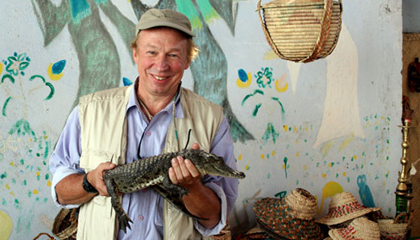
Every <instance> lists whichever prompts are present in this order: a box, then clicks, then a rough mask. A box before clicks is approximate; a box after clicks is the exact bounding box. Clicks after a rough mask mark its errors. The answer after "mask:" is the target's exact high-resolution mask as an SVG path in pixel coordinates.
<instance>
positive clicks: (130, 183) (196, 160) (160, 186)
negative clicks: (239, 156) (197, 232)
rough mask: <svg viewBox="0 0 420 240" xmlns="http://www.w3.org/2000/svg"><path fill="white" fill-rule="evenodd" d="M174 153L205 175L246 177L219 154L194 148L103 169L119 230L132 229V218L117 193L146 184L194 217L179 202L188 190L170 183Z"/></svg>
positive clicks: (129, 191)
mask: <svg viewBox="0 0 420 240" xmlns="http://www.w3.org/2000/svg"><path fill="white" fill-rule="evenodd" d="M177 156H182V157H183V158H184V159H189V160H191V162H192V163H193V164H194V166H195V167H196V168H197V169H198V171H200V173H201V175H202V176H204V175H206V174H208V175H213V176H222V177H230V178H240V179H242V178H245V174H244V173H243V172H239V171H236V170H234V169H232V168H230V167H229V166H227V165H226V164H225V161H224V160H223V158H222V157H219V156H216V155H214V154H210V153H207V152H205V151H203V150H196V149H186V150H182V151H179V152H171V153H163V154H160V155H157V156H153V157H148V158H143V159H140V160H138V161H135V162H132V163H128V164H123V165H118V166H116V167H115V168H114V169H111V170H107V171H106V172H105V176H104V181H105V185H106V188H107V190H108V193H109V195H110V196H111V204H112V207H113V208H114V209H115V211H116V214H117V218H118V223H119V228H120V230H123V231H124V232H126V228H127V227H128V228H130V229H131V227H130V225H129V222H133V221H132V220H131V219H130V217H129V216H128V215H127V213H126V212H125V211H124V210H123V208H122V206H121V200H120V198H119V197H118V196H119V193H131V192H135V191H139V190H141V189H144V188H147V187H151V188H153V189H154V190H155V191H156V192H157V193H159V194H160V195H162V196H163V197H164V198H165V199H167V200H168V201H169V202H170V203H172V204H173V205H174V206H175V207H176V208H178V209H179V210H181V211H183V212H184V213H186V214H187V215H189V216H191V217H195V216H193V215H191V214H190V213H189V212H188V211H187V209H186V208H185V206H184V205H183V204H182V201H181V197H182V196H183V195H184V194H187V193H188V189H185V188H183V187H181V186H180V185H176V184H173V183H172V182H171V180H170V179H169V174H168V171H169V168H170V167H172V165H171V160H172V159H173V158H175V157H177Z"/></svg>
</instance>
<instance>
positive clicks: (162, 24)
mask: <svg viewBox="0 0 420 240" xmlns="http://www.w3.org/2000/svg"><path fill="white" fill-rule="evenodd" d="M155 27H169V28H174V29H177V30H179V31H181V32H183V33H185V34H187V35H189V36H191V37H195V34H194V33H193V32H192V31H190V30H189V29H187V28H183V27H180V26H179V25H178V24H175V23H171V22H168V21H153V22H148V23H143V24H141V25H140V26H138V27H137V34H138V33H139V32H140V31H141V30H146V29H151V28H155Z"/></svg>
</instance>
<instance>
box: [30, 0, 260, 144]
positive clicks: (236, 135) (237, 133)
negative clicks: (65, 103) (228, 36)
mask: <svg viewBox="0 0 420 240" xmlns="http://www.w3.org/2000/svg"><path fill="white" fill-rule="evenodd" d="M233 4H234V3H233V2H232V0H208V1H207V0H201V1H197V0H190V1H185V0H183V1H181V0H159V1H158V2H157V3H156V5H155V6H153V7H155V8H165V9H173V10H177V11H179V12H182V13H184V14H185V15H187V16H188V17H189V18H190V20H191V22H192V23H193V24H192V25H193V32H194V34H195V35H196V38H195V39H194V40H195V42H196V43H197V45H198V47H199V48H200V56H199V57H198V58H197V59H196V60H195V61H194V62H193V63H192V64H191V72H192V75H193V78H194V91H195V92H196V93H198V94H200V95H201V96H203V97H205V98H207V99H208V100H210V101H212V102H214V103H216V104H219V105H221V106H222V107H223V108H224V112H225V115H226V117H227V119H228V121H229V123H230V125H231V134H232V137H233V139H234V141H238V140H239V141H241V142H245V141H247V140H251V139H254V137H253V136H252V135H251V134H250V133H249V132H248V130H247V129H245V127H244V126H243V125H242V124H241V123H240V122H239V120H238V119H237V118H236V116H235V114H234V113H233V111H232V108H231V106H230V103H229V99H228V97H227V60H226V56H225V54H224V53H223V51H222V49H221V48H220V46H219V44H218V43H217V41H216V39H215V38H214V36H213V34H212V33H211V31H210V29H209V26H208V25H207V22H206V16H207V15H206V14H208V13H210V15H208V16H213V17H215V16H217V15H219V16H220V17H221V18H222V19H223V20H224V21H225V22H226V23H227V25H228V26H229V28H230V30H231V32H232V34H234V27H235V14H236V13H234V12H233ZM32 5H33V7H34V11H35V14H36V16H37V19H38V23H39V26H40V28H41V30H42V33H43V36H44V45H45V46H48V45H49V44H50V43H51V42H52V41H53V40H54V39H55V38H56V37H57V35H58V34H59V33H60V32H61V31H62V29H63V28H64V27H65V26H68V29H69V32H70V35H71V38H72V41H73V44H74V46H75V49H76V52H77V56H78V60H79V69H80V75H79V89H78V93H77V96H76V99H75V102H74V105H76V103H77V101H78V99H79V97H80V96H82V95H85V94H88V93H91V92H94V91H98V90H103V89H109V88H112V87H117V86H119V83H120V81H121V63H120V60H119V55H118V50H117V47H116V45H115V43H114V41H113V39H112V37H111V35H110V33H109V31H108V30H107V29H106V26H105V25H104V23H103V22H102V20H101V18H100V14H99V9H100V10H101V11H102V12H103V13H104V14H105V15H106V16H107V17H108V18H109V19H110V20H111V22H112V23H113V24H114V25H115V27H116V29H117V30H118V32H119V34H120V35H121V38H122V39H123V41H124V43H125V46H126V50H127V51H131V49H129V48H130V47H129V46H130V42H131V41H132V39H134V31H133V29H134V28H135V24H134V23H133V22H132V21H130V20H129V19H128V18H127V17H125V16H124V15H123V14H122V13H121V12H120V11H119V10H118V8H117V7H116V6H115V5H114V4H113V3H112V2H111V1H110V0H65V1H62V2H61V4H60V5H59V6H56V5H54V4H53V3H52V2H51V1H50V0H32ZM131 5H132V8H133V10H134V12H135V14H136V17H137V19H139V18H140V16H141V15H142V14H143V13H144V12H145V11H147V10H148V9H149V8H150V6H147V5H146V4H143V3H142V2H141V1H139V0H131ZM214 11H215V12H214ZM210 18H212V17H210Z"/></svg>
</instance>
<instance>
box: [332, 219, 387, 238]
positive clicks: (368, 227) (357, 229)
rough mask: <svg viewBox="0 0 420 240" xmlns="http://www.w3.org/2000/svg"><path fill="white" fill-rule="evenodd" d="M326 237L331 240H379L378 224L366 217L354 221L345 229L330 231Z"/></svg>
mask: <svg viewBox="0 0 420 240" xmlns="http://www.w3.org/2000/svg"><path fill="white" fill-rule="evenodd" d="M328 235H330V237H331V239H333V240H349V239H354V240H358V239H360V240H380V238H381V234H380V232H379V226H378V223H376V222H373V221H371V220H369V219H367V218H366V217H359V218H356V219H354V220H353V221H351V223H350V224H349V225H348V226H347V227H344V228H335V229H331V230H330V231H329V232H328Z"/></svg>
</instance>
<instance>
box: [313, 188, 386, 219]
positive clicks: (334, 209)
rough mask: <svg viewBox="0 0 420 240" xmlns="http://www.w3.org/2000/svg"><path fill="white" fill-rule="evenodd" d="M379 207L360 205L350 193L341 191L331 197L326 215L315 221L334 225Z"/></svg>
mask: <svg viewBox="0 0 420 240" xmlns="http://www.w3.org/2000/svg"><path fill="white" fill-rule="evenodd" d="M380 209H381V208H376V207H375V208H367V207H365V206H362V205H360V204H359V202H358V201H357V200H356V198H355V197H354V196H353V195H352V194H351V193H349V192H342V193H338V194H336V195H334V196H333V197H331V202H330V205H329V209H328V213H327V215H326V216H324V217H322V218H320V219H318V220H316V222H318V223H322V224H326V225H336V224H340V223H343V222H346V221H349V220H352V219H354V218H357V217H360V216H363V215H365V214H368V213H370V212H374V211H379V210H380Z"/></svg>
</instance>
